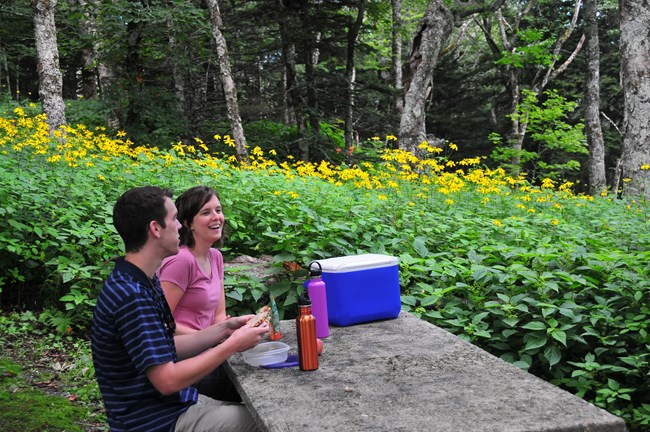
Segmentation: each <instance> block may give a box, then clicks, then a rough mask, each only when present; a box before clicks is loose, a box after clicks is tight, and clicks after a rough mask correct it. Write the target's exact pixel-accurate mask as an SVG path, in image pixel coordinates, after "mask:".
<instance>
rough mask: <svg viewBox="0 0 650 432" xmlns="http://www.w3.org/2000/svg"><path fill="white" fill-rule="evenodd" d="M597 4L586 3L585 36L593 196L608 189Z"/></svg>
mask: <svg viewBox="0 0 650 432" xmlns="http://www.w3.org/2000/svg"><path fill="white" fill-rule="evenodd" d="M596 4H597V0H585V9H584V13H585V24H586V25H585V31H586V36H587V59H588V60H587V80H586V81H587V82H586V83H585V87H586V88H585V104H584V110H585V133H586V135H587V142H588V144H589V190H590V192H591V194H592V195H596V194H600V193H601V192H603V191H604V190H605V189H606V188H607V178H606V176H605V140H604V139H603V130H602V127H601V124H600V43H599V39H598V19H597V16H596V11H597V7H596Z"/></svg>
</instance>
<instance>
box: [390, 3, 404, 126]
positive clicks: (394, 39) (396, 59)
mask: <svg viewBox="0 0 650 432" xmlns="http://www.w3.org/2000/svg"><path fill="white" fill-rule="evenodd" d="M391 5H392V9H393V29H392V35H391V74H392V78H393V85H394V86H395V90H396V96H395V109H396V110H397V113H398V114H402V111H403V110H404V99H403V95H402V89H403V85H402V1H401V0H392V1H391Z"/></svg>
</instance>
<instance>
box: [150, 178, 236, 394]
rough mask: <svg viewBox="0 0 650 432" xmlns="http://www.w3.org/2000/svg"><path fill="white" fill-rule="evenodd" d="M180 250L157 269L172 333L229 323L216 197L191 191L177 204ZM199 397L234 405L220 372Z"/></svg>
mask: <svg viewBox="0 0 650 432" xmlns="http://www.w3.org/2000/svg"><path fill="white" fill-rule="evenodd" d="M176 208H177V209H178V221H179V222H180V223H181V225H182V227H181V229H180V233H179V235H180V244H181V247H180V250H179V252H178V254H177V255H174V256H171V257H168V258H166V259H165V260H164V261H163V263H162V264H161V266H160V268H159V269H158V278H159V279H160V283H161V285H162V289H163V291H164V292H165V298H166V299H167V303H168V304H169V308H170V309H171V310H172V313H173V314H174V319H175V320H176V334H185V333H191V332H195V331H199V330H201V329H203V328H206V327H209V326H211V325H212V324H215V323H218V322H221V321H223V320H226V319H228V318H229V317H228V315H226V297H225V293H224V285H223V276H224V271H223V256H222V255H221V252H220V251H219V250H218V249H216V248H214V247H213V246H214V245H215V244H216V245H217V246H221V244H222V243H223V242H222V237H223V228H224V225H225V217H224V215H223V211H222V209H221V201H220V200H219V195H218V194H217V192H216V191H215V190H214V189H212V188H210V187H207V186H195V187H193V188H190V189H188V190H186V191H185V192H183V193H182V194H181V195H180V196H179V197H178V198H177V199H176ZM197 388H198V389H199V392H200V393H202V394H205V395H206V396H210V397H213V398H215V399H221V400H238V398H239V396H238V395H237V393H236V391H235V390H234V387H233V386H232V384H231V383H230V381H228V379H227V377H226V374H225V372H224V371H223V369H222V368H218V369H217V370H215V372H214V373H213V374H211V375H209V376H208V377H206V378H205V379H204V380H203V381H201V382H200V383H199V384H197Z"/></svg>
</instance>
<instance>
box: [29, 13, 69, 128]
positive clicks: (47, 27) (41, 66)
mask: <svg viewBox="0 0 650 432" xmlns="http://www.w3.org/2000/svg"><path fill="white" fill-rule="evenodd" d="M55 8H56V0H32V9H33V13H34V35H35V39H36V53H37V58H38V76H39V96H40V99H41V102H42V103H43V111H44V112H45V115H46V116H47V124H48V126H49V128H50V133H52V132H53V131H54V130H56V129H58V128H59V127H61V126H62V125H65V124H66V119H65V104H64V103H63V76H62V75H61V69H60V67H59V50H58V47H57V42H56V26H55V24H54V9H55Z"/></svg>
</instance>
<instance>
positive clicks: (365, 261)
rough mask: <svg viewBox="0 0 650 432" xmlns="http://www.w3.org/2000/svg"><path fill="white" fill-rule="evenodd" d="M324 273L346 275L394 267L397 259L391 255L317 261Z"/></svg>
mask: <svg viewBox="0 0 650 432" xmlns="http://www.w3.org/2000/svg"><path fill="white" fill-rule="evenodd" d="M318 263H319V264H320V265H321V266H322V268H323V272H324V273H346V272H351V271H357V270H368V269H376V268H382V267H391V266H396V265H397V263H398V261H397V258H396V257H394V256H391V255H382V254H363V255H350V256H342V257H336V258H327V259H324V260H318Z"/></svg>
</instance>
